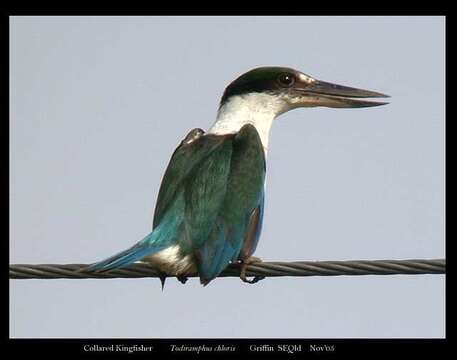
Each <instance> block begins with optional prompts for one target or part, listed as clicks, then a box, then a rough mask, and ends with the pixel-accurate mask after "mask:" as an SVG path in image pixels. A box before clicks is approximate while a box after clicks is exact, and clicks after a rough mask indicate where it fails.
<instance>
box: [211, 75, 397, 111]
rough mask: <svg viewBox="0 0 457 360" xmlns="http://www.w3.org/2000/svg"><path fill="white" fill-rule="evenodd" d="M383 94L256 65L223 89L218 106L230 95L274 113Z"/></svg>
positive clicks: (347, 104)
mask: <svg viewBox="0 0 457 360" xmlns="http://www.w3.org/2000/svg"><path fill="white" fill-rule="evenodd" d="M380 97H382V98H385V97H388V96H387V95H384V94H381V93H378V92H374V91H368V90H362V89H356V88H352V87H347V86H342V85H336V84H331V83H328V82H325V81H321V80H317V79H315V78H313V77H311V76H309V75H306V74H304V73H302V72H300V71H297V70H294V69H291V68H286V67H259V68H255V69H253V70H250V71H248V72H246V73H244V74H243V75H241V76H240V77H238V78H237V79H235V80H234V81H233V82H232V83H231V84H230V85H229V86H227V88H226V89H225V92H224V95H223V96H222V100H221V104H220V105H221V107H222V106H223V105H224V104H226V103H227V102H229V101H231V100H233V99H235V98H236V99H244V101H243V103H246V102H247V100H248V99H249V101H248V102H249V103H253V104H254V103H257V104H256V105H257V106H256V107H258V108H261V107H262V108H263V109H265V110H267V109H271V110H272V111H274V112H275V116H277V115H280V114H282V113H284V112H286V111H289V110H292V109H295V108H300V107H314V106H325V107H332V108H361V107H371V106H379V105H384V104H387V103H386V102H375V101H368V100H361V99H364V98H380Z"/></svg>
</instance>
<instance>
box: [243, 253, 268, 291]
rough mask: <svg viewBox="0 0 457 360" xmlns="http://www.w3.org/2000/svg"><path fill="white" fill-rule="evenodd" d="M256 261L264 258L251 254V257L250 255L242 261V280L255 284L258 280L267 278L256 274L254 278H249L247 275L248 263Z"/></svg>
mask: <svg viewBox="0 0 457 360" xmlns="http://www.w3.org/2000/svg"><path fill="white" fill-rule="evenodd" d="M256 262H262V259H260V258H258V257H255V256H251V257H248V258H247V259H245V260H242V261H241V271H240V279H241V281H243V282H245V283H248V284H255V283H256V282H258V281H260V280H263V279H265V276H254V277H253V278H252V279H248V278H247V277H246V270H247V267H248V265H250V264H253V263H256Z"/></svg>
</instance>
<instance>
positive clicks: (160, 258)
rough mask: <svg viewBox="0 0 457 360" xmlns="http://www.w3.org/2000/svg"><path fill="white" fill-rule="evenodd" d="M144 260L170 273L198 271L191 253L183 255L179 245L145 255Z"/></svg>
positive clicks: (180, 273)
mask: <svg viewBox="0 0 457 360" xmlns="http://www.w3.org/2000/svg"><path fill="white" fill-rule="evenodd" d="M142 261H146V262H150V263H152V264H153V265H154V266H155V267H157V268H159V269H160V270H161V271H163V272H165V273H167V274H170V275H175V276H177V275H182V274H189V273H195V272H196V271H197V268H196V265H195V262H194V259H193V257H192V256H191V255H186V256H182V255H181V254H180V252H179V245H173V246H170V247H168V248H166V249H163V250H161V251H159V252H157V253H155V254H153V255H150V256H147V257H145V258H144V259H143V260H142Z"/></svg>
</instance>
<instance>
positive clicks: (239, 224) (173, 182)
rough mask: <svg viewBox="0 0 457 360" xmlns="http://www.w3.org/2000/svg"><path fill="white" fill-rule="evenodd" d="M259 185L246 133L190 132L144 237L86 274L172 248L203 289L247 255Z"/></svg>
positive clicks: (254, 143) (257, 154)
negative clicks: (185, 259)
mask: <svg viewBox="0 0 457 360" xmlns="http://www.w3.org/2000/svg"><path fill="white" fill-rule="evenodd" d="M264 181H265V155H264V150H263V147H262V143H261V141H260V138H259V134H258V133H257V131H256V129H255V127H254V126H252V125H249V124H248V125H245V126H243V127H242V128H241V129H240V131H239V132H238V133H236V134H229V135H211V134H207V135H204V134H203V132H202V131H201V130H198V129H195V130H192V131H191V132H190V133H189V135H188V136H187V137H186V138H185V139H184V140H183V142H182V143H181V144H180V146H179V147H178V148H177V149H176V150H175V152H174V154H173V156H172V158H171V160H170V163H169V165H168V168H167V170H166V172H165V175H164V178H163V180H162V185H161V187H160V191H159V195H158V199H157V205H156V210H155V214H154V225H153V231H152V233H151V234H149V235H148V236H146V237H145V238H144V239H143V240H141V241H140V242H139V243H137V244H136V245H134V246H133V247H131V248H130V249H127V250H125V251H123V252H121V253H119V254H117V255H115V256H113V257H111V258H109V259H107V260H104V261H102V262H100V263H96V264H94V265H92V266H91V267H90V269H91V270H102V271H103V270H110V269H113V268H119V267H123V266H127V265H129V264H131V263H132V262H134V261H138V260H141V259H143V258H145V257H146V256H150V255H153V254H155V253H158V252H160V251H161V250H164V249H166V248H167V247H173V246H176V245H177V246H178V247H179V254H180V256H182V257H185V256H188V257H189V258H190V261H193V262H194V264H195V267H196V269H197V271H198V274H199V276H200V279H201V281H202V283H204V284H206V283H208V282H209V281H211V280H212V279H214V278H215V277H216V276H217V275H218V274H219V273H220V272H221V271H222V270H224V269H225V268H226V267H227V266H228V264H229V263H230V262H231V261H237V260H238V259H240V260H243V258H244V257H249V256H250V255H251V254H252V252H253V251H254V249H255V246H256V244H257V240H258V237H259V234H260V230H261V217H262V212H263V197H264ZM242 250H243V251H242ZM172 275H181V274H179V273H178V274H172Z"/></svg>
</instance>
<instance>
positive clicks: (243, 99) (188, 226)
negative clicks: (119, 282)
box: [85, 66, 389, 289]
mask: <svg viewBox="0 0 457 360" xmlns="http://www.w3.org/2000/svg"><path fill="white" fill-rule="evenodd" d="M386 97H389V96H388V95H385V94H382V93H379V92H374V91H368V90H363V89H358V88H353V87H348V86H342V85H337V84H333V83H329V82H325V81H321V80H318V79H316V78H314V77H312V76H310V75H307V74H305V73H303V72H301V71H298V70H294V69H292V68H289V67H281V66H262V67H257V68H254V69H252V70H249V71H247V72H246V73H244V74H242V75H241V76H239V77H237V78H236V79H235V80H234V81H232V82H231V83H230V84H229V85H228V86H227V87H226V88H225V91H224V92H223V95H222V98H221V100H220V103H219V108H218V112H217V117H216V121H215V122H214V124H213V125H212V126H211V127H210V128H209V129H208V130H207V131H204V130H202V129H201V128H195V129H192V130H191V131H190V132H189V133H188V134H187V135H186V136H185V137H184V139H183V140H182V141H181V143H180V144H179V145H178V147H177V148H176V149H175V151H174V153H173V155H172V156H171V159H170V162H169V164H168V167H167V168H166V170H165V174H164V176H163V179H162V182H161V185H160V189H159V193H158V197H157V202H156V207H155V211H154V216H153V228H152V231H151V232H150V233H149V234H148V235H146V236H145V237H144V238H143V239H142V240H140V241H139V242H137V243H136V244H134V245H133V246H132V247H130V248H128V249H126V250H124V251H121V252H120V253H117V254H115V255H113V256H111V257H109V258H107V259H105V260H102V261H99V262H96V263H94V264H91V265H89V266H88V267H86V268H85V270H86V271H89V272H104V271H109V270H113V269H119V268H123V267H125V266H128V265H131V264H132V263H134V262H146V263H149V264H151V265H152V266H154V267H155V268H156V269H158V271H159V272H160V274H161V276H160V278H161V282H162V289H163V286H164V283H165V278H166V277H167V276H176V278H177V279H178V280H180V281H181V282H183V283H185V282H186V280H187V277H188V276H191V275H196V276H198V277H199V278H200V283H201V284H202V285H204V286H205V285H207V284H208V283H210V282H211V281H212V280H213V279H215V278H216V277H217V276H218V275H219V274H220V273H221V272H222V271H223V270H224V269H226V268H227V267H228V266H229V265H230V264H232V263H236V264H239V265H240V279H241V280H242V281H243V282H246V283H255V282H257V281H258V280H260V279H261V277H255V278H253V279H248V277H247V276H246V268H247V266H248V265H249V264H252V263H256V262H260V261H261V259H260V258H257V257H255V256H253V254H254V252H255V250H256V248H257V244H258V242H259V238H260V234H261V231H262V222H263V216H264V202H265V176H266V156H267V152H268V141H269V135H270V130H271V127H272V124H273V121H274V120H275V119H276V118H277V117H278V116H279V115H281V114H284V113H286V112H288V111H290V110H293V109H297V108H306V107H316V106H323V107H330V108H364V107H374V106H380V105H385V104H387V102H379V101H372V100H366V98H386Z"/></svg>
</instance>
